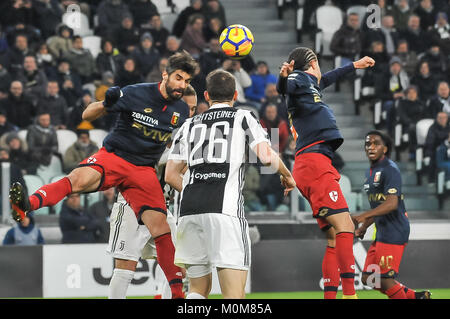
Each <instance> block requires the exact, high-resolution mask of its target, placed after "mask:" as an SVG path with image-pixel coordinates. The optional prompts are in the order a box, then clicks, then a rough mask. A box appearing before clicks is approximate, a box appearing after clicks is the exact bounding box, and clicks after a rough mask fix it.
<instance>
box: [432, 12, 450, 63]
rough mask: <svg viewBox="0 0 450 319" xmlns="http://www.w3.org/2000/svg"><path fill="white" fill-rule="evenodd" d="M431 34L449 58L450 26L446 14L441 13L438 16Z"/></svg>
mask: <svg viewBox="0 0 450 319" xmlns="http://www.w3.org/2000/svg"><path fill="white" fill-rule="evenodd" d="M430 33H431V37H432V39H433V40H434V41H435V42H436V44H437V45H438V46H439V47H440V48H441V50H442V52H443V53H444V54H445V55H446V56H448V55H449V54H450V25H449V23H448V16H447V14H446V13H445V12H439V13H438V14H437V15H436V24H434V25H433V27H432V29H431V31H430Z"/></svg>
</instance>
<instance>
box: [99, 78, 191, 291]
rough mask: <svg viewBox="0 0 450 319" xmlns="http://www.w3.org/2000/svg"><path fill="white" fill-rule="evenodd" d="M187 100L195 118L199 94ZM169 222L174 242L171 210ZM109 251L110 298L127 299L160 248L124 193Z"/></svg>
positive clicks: (188, 91) (188, 95) (113, 219)
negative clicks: (144, 262)
mask: <svg viewBox="0 0 450 319" xmlns="http://www.w3.org/2000/svg"><path fill="white" fill-rule="evenodd" d="M183 100H184V101H185V102H186V103H187V104H188V106H189V110H190V112H189V113H190V114H189V115H190V116H192V115H193V114H194V113H195V107H196V106H197V93H196V92H195V90H194V88H193V87H192V86H191V85H189V86H188V87H187V89H186V91H185V92H184V96H183ZM167 154H168V149H166V151H165V152H164V154H163V155H162V156H161V159H160V161H159V163H158V165H160V166H161V165H164V164H165V162H166V161H167ZM165 193H166V192H165ZM166 198H167V197H166ZM167 222H168V224H169V226H170V230H171V234H172V241H174V240H175V229H176V225H175V224H176V221H175V218H174V216H173V215H172V214H171V212H170V211H167ZM107 252H108V253H109V254H111V255H112V256H113V257H114V259H115V262H114V271H113V276H112V278H111V281H110V283H109V294H108V298H109V299H124V298H126V295H127V290H128V286H129V285H130V283H131V281H132V280H133V277H134V273H135V271H136V266H137V263H138V261H139V258H142V259H153V258H156V246H155V243H154V239H153V238H152V237H151V235H150V232H149V231H148V229H147V228H146V226H145V225H139V224H138V222H137V219H136V215H135V214H134V212H133V210H132V209H131V207H130V206H129V205H128V204H127V202H126V201H125V199H124V198H123V197H122V195H121V194H119V196H118V199H117V201H116V203H114V205H113V208H112V212H111V216H110V236H109V243H108V248H107ZM158 268H159V266H158ZM163 276H164V275H163ZM164 279H165V276H164ZM163 282H164V286H163V288H162V298H164V299H165V298H168V299H169V298H171V295H172V294H171V291H170V287H169V284H168V282H167V280H164V281H163Z"/></svg>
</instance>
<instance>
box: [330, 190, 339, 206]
mask: <svg viewBox="0 0 450 319" xmlns="http://www.w3.org/2000/svg"><path fill="white" fill-rule="evenodd" d="M328 195H330V198H331V200H332V201H333V202H335V203H336V202H337V200H338V197H339V195H338V192H337V191H331V192H329V193H328Z"/></svg>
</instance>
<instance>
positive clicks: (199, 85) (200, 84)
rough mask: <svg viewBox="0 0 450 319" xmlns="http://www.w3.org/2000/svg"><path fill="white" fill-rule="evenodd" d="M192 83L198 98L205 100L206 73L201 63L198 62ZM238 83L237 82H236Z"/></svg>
mask: <svg viewBox="0 0 450 319" xmlns="http://www.w3.org/2000/svg"><path fill="white" fill-rule="evenodd" d="M191 85H192V87H193V88H194V90H195V92H197V100H198V101H201V100H204V99H205V97H204V95H203V94H204V92H205V91H206V74H205V73H204V72H203V70H202V68H201V66H200V64H197V66H196V68H195V72H194V76H193V77H192V80H191ZM236 85H237V84H236Z"/></svg>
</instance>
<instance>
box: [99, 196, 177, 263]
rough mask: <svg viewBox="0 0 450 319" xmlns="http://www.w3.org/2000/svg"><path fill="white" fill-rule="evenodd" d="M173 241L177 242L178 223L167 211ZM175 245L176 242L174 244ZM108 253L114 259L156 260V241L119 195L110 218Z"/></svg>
mask: <svg viewBox="0 0 450 319" xmlns="http://www.w3.org/2000/svg"><path fill="white" fill-rule="evenodd" d="M167 223H168V224H169V227H170V230H171V233H172V241H174V240H175V232H176V222H175V218H174V217H173V215H172V213H171V212H170V211H167ZM174 244H175V242H174ZM106 251H107V252H108V253H109V254H111V255H112V256H113V257H114V258H118V259H126V260H134V261H139V258H142V259H154V258H156V246H155V241H154V239H153V238H152V236H151V235H150V231H149V230H148V228H147V226H145V225H139V224H138V221H137V218H136V215H135V214H134V211H133V210H132V209H131V207H130V205H128V204H127V202H126V201H125V200H124V199H123V197H122V196H121V195H120V194H119V198H118V200H117V202H115V203H114V205H113V208H112V211H111V216H110V233H109V242H108V248H107V249H106Z"/></svg>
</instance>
